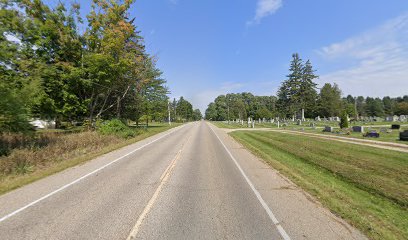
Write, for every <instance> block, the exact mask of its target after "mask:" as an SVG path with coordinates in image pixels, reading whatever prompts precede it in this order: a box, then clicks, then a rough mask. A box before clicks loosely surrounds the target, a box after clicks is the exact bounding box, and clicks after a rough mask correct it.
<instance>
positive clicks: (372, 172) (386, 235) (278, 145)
mask: <svg viewBox="0 0 408 240" xmlns="http://www.w3.org/2000/svg"><path fill="white" fill-rule="evenodd" d="M231 136H232V137H234V138H235V139H236V140H238V141H240V142H241V143H242V144H243V145H244V146H246V147H247V148H248V149H249V150H251V151H252V152H253V153H255V154H257V155H258V156H260V157H261V158H263V159H264V160H265V161H266V162H267V163H268V164H270V165H271V166H272V167H274V168H275V169H277V170H279V171H280V172H281V173H282V174H284V175H286V176H287V177H289V178H290V179H291V180H292V181H293V182H295V183H296V184H297V185H298V186H300V187H302V188H303V189H305V190H306V191H307V192H309V193H310V194H312V195H314V196H315V197H316V198H317V199H318V200H319V201H320V202H321V203H322V204H323V205H325V206H326V207H327V208H329V209H330V210H331V211H332V212H334V213H335V214H336V215H338V216H341V217H342V218H344V219H346V220H347V221H348V222H349V223H351V224H352V225H354V226H356V227H357V228H359V229H360V230H361V231H362V232H364V233H365V234H366V235H367V236H368V237H370V238H372V239H408V218H407V216H408V154H407V153H401V152H397V151H390V150H383V149H377V148H373V147H365V146H360V145H354V144H347V143H341V142H335V141H330V140H323V139H316V138H311V137H307V136H294V135H290V134H284V133H278V132H264V131H235V132H232V133H231Z"/></svg>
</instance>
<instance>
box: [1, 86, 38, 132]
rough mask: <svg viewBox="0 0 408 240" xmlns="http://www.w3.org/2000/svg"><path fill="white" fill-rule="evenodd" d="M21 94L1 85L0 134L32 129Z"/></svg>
mask: <svg viewBox="0 0 408 240" xmlns="http://www.w3.org/2000/svg"><path fill="white" fill-rule="evenodd" d="M20 93H21V91H20V92H18V91H16V90H14V89H10V88H8V87H7V86H5V84H2V83H0V96H1V97H0V133H2V132H27V131H29V130H30V129H31V128H32V127H31V125H30V124H29V123H28V112H27V108H26V106H25V105H24V102H23V101H22V98H20V96H19V94H20Z"/></svg>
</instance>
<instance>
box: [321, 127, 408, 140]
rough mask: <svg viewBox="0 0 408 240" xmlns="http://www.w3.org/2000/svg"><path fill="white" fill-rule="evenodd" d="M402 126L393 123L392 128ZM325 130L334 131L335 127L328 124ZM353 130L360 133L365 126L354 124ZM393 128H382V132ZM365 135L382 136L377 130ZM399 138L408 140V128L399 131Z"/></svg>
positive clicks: (387, 131) (397, 128)
mask: <svg viewBox="0 0 408 240" xmlns="http://www.w3.org/2000/svg"><path fill="white" fill-rule="evenodd" d="M400 128H401V125H399V124H393V125H391V129H396V130H399V129H400ZM323 131H324V132H333V127H330V126H326V127H325V128H324V130H323ZM352 131H353V132H359V133H364V126H353V127H352ZM391 131H392V130H390V129H387V128H381V129H380V132H382V133H390V132H391ZM364 136H365V137H375V138H378V137H380V133H378V132H377V131H370V132H368V133H366V134H365V135H364ZM399 139H400V140H401V141H408V130H404V131H403V132H400V133H399Z"/></svg>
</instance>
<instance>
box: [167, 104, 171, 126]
mask: <svg viewBox="0 0 408 240" xmlns="http://www.w3.org/2000/svg"><path fill="white" fill-rule="evenodd" d="M167 110H168V111H169V125H171V118H170V101H168V102H167Z"/></svg>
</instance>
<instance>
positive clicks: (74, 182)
mask: <svg viewBox="0 0 408 240" xmlns="http://www.w3.org/2000/svg"><path fill="white" fill-rule="evenodd" d="M185 126H186V125H183V126H181V127H176V128H175V129H174V130H173V131H171V132H168V133H166V134H164V135H162V136H161V137H159V138H157V139H155V140H153V141H151V142H148V143H146V144H144V145H143V146H141V147H139V148H136V149H135V150H133V151H131V152H128V153H127V154H125V155H123V156H121V157H119V158H116V159H115V160H113V161H111V162H109V163H107V164H105V165H103V166H102V167H99V168H97V169H95V170H93V171H92V172H90V173H88V174H85V175H84V176H82V177H80V178H78V179H76V180H74V181H72V182H70V183H68V184H66V185H64V186H62V187H60V188H58V189H56V190H54V191H52V192H50V193H48V194H47V195H44V196H42V197H41V198H39V199H37V200H35V201H33V202H31V203H29V204H27V205H25V206H24V207H21V208H19V209H17V210H15V211H13V212H11V213H9V214H7V215H5V216H3V217H2V218H0V223H1V222H3V221H4V220H6V219H8V218H10V217H12V216H14V215H16V214H17V213H19V212H22V211H24V210H25V209H27V208H29V207H31V206H33V205H35V204H37V203H39V202H41V201H43V200H45V199H47V198H49V197H51V196H52V195H54V194H56V193H58V192H60V191H62V190H64V189H66V188H68V187H70V186H72V185H74V184H76V183H78V182H80V181H81V180H83V179H85V178H87V177H89V176H91V175H93V174H95V173H97V172H99V171H101V170H103V169H104V168H106V167H108V166H110V165H112V164H114V163H116V162H117V161H119V160H121V159H123V158H125V157H127V156H129V155H131V154H133V153H135V152H137V151H139V150H140V149H142V148H145V147H147V146H149V145H150V144H152V143H155V142H157V141H159V140H161V139H163V138H164V137H166V136H168V135H170V134H172V133H174V132H176V131H177V130H179V129H182V128H184V127H185Z"/></svg>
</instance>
